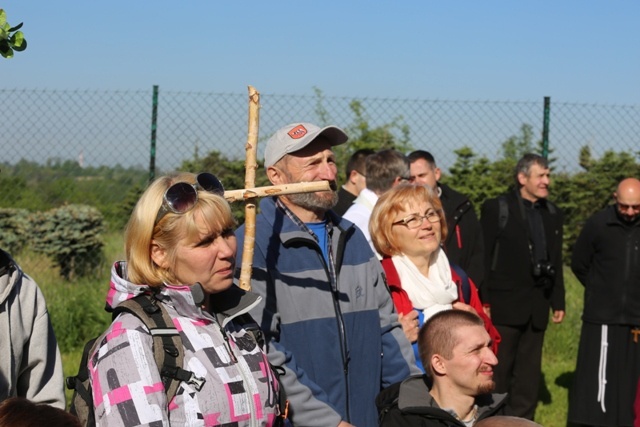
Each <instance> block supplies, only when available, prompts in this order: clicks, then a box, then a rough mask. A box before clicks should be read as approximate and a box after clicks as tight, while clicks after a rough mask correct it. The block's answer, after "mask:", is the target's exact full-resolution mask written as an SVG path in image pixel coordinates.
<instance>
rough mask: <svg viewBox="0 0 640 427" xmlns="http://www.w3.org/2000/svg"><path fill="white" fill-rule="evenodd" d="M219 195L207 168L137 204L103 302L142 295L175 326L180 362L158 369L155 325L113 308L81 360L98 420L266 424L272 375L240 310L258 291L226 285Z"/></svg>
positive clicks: (227, 255) (155, 186) (152, 189)
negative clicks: (122, 257) (170, 389)
mask: <svg viewBox="0 0 640 427" xmlns="http://www.w3.org/2000/svg"><path fill="white" fill-rule="evenodd" d="M223 195H224V188H223V187H222V184H221V183H220V181H219V180H218V179H217V178H216V177H215V176H214V175H211V174H209V173H202V174H199V175H197V176H196V175H194V174H191V173H180V174H177V175H174V176H164V177H161V178H159V179H157V180H156V181H155V182H153V183H152V184H151V185H150V186H149V188H147V190H146V191H145V192H144V194H143V195H142V196H141V198H140V200H139V201H138V203H137V205H136V207H135V209H134V211H133V213H132V215H131V218H130V220H129V223H128V225H127V227H126V231H125V252H126V261H120V262H116V263H115V265H114V266H113V268H112V271H111V283H110V289H109V292H108V294H107V306H108V307H109V308H110V309H112V310H116V311H117V310H118V309H117V307H118V306H119V305H120V304H122V302H123V301H126V300H129V299H132V298H134V297H136V296H138V295H140V294H147V295H149V296H150V298H148V300H149V301H151V305H152V306H154V307H156V306H157V307H159V308H161V310H162V312H166V313H167V314H168V315H169V317H170V322H171V323H172V325H170V326H172V327H175V330H177V332H178V333H179V338H180V341H181V349H180V350H181V352H182V354H183V357H184V361H183V363H182V366H177V367H175V366H174V367H173V369H167V370H166V371H165V369H164V368H166V362H165V366H164V367H159V366H157V364H156V359H155V358H154V350H158V349H157V348H155V349H154V345H153V340H154V339H153V335H154V334H162V333H163V331H161V330H158V329H153V330H152V331H150V330H149V329H148V328H147V327H146V326H145V324H144V323H143V322H142V320H141V319H140V318H138V317H137V316H136V315H134V314H132V313H130V312H122V313H121V314H119V315H118V317H117V318H115V320H114V321H113V323H112V324H111V326H110V327H109V328H108V329H107V331H106V332H105V333H104V334H103V335H102V336H101V337H99V338H98V340H97V341H96V342H97V343H98V344H97V346H96V347H95V350H94V351H93V353H92V355H91V357H90V358H89V362H88V364H89V365H88V366H89V372H90V377H91V386H92V393H93V402H94V411H95V418H96V424H97V425H104V426H110V427H111V426H134V425H149V426H150V425H158V426H160V425H162V426H165V425H167V426H168V425H174V426H217V425H235V426H249V425H251V426H257V425H260V426H272V425H275V421H276V418H277V415H278V412H279V410H278V405H277V399H276V397H277V396H278V395H277V391H278V390H277V389H278V385H277V379H276V377H275V374H274V372H273V371H272V369H271V368H270V365H269V363H268V361H267V358H266V355H265V353H264V352H263V349H262V348H261V345H262V344H264V343H260V342H259V341H260V340H259V339H256V338H255V337H256V336H257V334H255V332H250V331H249V330H248V328H249V325H250V322H249V321H248V320H247V315H246V313H247V312H248V311H249V310H250V309H251V308H252V307H254V306H256V305H257V304H258V302H259V299H260V297H259V296H257V295H255V294H252V293H250V292H245V291H243V290H241V289H240V288H238V287H237V286H235V285H234V283H233V274H234V269H235V262H236V260H235V253H236V238H235V235H234V232H233V229H234V226H235V222H234V219H233V217H232V215H231V209H230V207H229V204H228V203H227V201H226V200H225V199H224V197H223ZM145 311H147V308H145ZM164 348H165V351H167V352H169V353H172V351H170V350H171V349H170V346H169V350H167V347H164ZM160 350H162V349H160ZM176 354H177V353H176ZM161 368H163V369H162V370H163V374H162V375H161V373H160V370H161ZM176 368H177V369H176ZM178 371H179V374H177V375H175V372H178ZM172 375H173V377H172ZM176 377H178V378H176ZM176 379H177V380H178V381H179V385H178V388H177V390H176V392H175V395H174V396H173V397H172V398H171V400H170V401H167V391H166V390H165V387H167V384H170V383H171V381H172V380H176Z"/></svg>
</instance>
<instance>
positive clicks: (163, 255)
mask: <svg viewBox="0 0 640 427" xmlns="http://www.w3.org/2000/svg"><path fill="white" fill-rule="evenodd" d="M149 252H150V253H149V255H150V256H151V259H152V260H153V262H154V263H155V264H156V265H157V266H158V267H160V268H164V269H167V268H169V260H168V257H167V251H166V249H164V248H161V247H160V246H158V244H157V243H156V242H155V241H152V242H151V249H149Z"/></svg>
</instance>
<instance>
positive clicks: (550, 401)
mask: <svg viewBox="0 0 640 427" xmlns="http://www.w3.org/2000/svg"><path fill="white" fill-rule="evenodd" d="M106 242H107V243H106V247H105V259H107V260H109V261H108V262H105V264H104V265H103V267H102V268H101V275H100V277H98V278H93V279H91V280H79V281H77V282H65V281H63V280H62V279H60V278H59V276H58V272H57V271H56V270H55V268H52V267H50V266H49V265H48V262H47V261H46V259H43V258H41V257H36V256H33V255H29V254H25V255H23V256H20V257H17V258H18V259H17V261H18V262H19V263H20V264H21V265H22V267H23V269H24V270H25V271H27V272H31V274H32V276H33V277H34V279H35V280H36V281H37V282H38V284H39V285H40V287H41V288H42V291H43V293H44V294H45V297H46V299H47V305H48V307H49V312H50V313H51V319H52V323H53V327H54V329H55V332H56V337H57V338H58V341H59V344H60V349H61V351H62V362H63V367H64V373H65V376H68V375H75V374H76V372H77V369H78V365H79V363H80V357H81V355H82V346H83V345H84V343H85V342H86V341H87V340H89V339H90V338H93V337H94V336H96V335H98V334H99V333H101V332H102V331H103V330H104V329H105V328H106V327H107V326H108V325H109V323H110V321H111V318H110V315H109V314H108V313H106V312H105V311H104V300H105V295H106V291H107V288H108V283H109V269H110V266H111V262H112V261H114V260H119V259H124V254H123V250H122V242H121V237H120V235H115V234H114V235H110V236H107V239H106ZM565 282H566V289H567V296H566V300H567V315H566V318H565V320H564V322H563V323H562V324H560V325H555V324H550V325H549V328H548V329H547V333H546V338H545V344H544V350H543V360H542V371H543V385H542V387H541V391H540V402H539V405H538V410H537V412H536V421H537V422H538V423H540V424H542V425H543V426H545V427H561V426H566V418H567V406H568V403H567V402H568V400H567V398H568V391H569V387H570V385H571V378H572V375H573V371H574V368H575V360H576V354H577V348H578V340H579V337H580V315H581V313H582V286H581V285H580V284H579V283H578V281H577V280H576V279H575V277H574V276H573V274H572V273H571V272H570V271H569V269H567V268H565ZM70 397H71V393H69V392H68V393H67V401H69V398H70Z"/></svg>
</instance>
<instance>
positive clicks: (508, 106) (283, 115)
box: [0, 88, 640, 173]
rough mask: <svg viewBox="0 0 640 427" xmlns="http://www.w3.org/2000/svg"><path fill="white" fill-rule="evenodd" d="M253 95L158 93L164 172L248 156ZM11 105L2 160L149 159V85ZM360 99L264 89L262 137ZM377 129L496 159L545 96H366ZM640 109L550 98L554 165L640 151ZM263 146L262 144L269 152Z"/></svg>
mask: <svg viewBox="0 0 640 427" xmlns="http://www.w3.org/2000/svg"><path fill="white" fill-rule="evenodd" d="M247 97H248V96H247V94H243V93H236V94H232V93H188V92H171V91H166V92H165V91H162V88H160V91H159V97H158V98H159V100H158V114H157V134H156V138H157V140H156V141H157V142H156V162H155V164H156V166H157V168H158V173H162V172H165V171H170V170H173V169H175V168H177V167H178V166H179V165H180V164H181V162H182V161H183V160H185V159H191V158H194V157H195V156H198V155H199V156H202V155H206V153H208V152H210V151H212V150H217V151H219V152H221V153H223V154H224V155H225V156H227V157H228V158H230V159H239V158H243V157H244V145H245V142H246V138H247V137H246V132H247V114H248V113H247V111H248V108H247ZM0 98H1V99H2V100H3V105H4V106H5V114H4V119H3V120H2V121H0V146H1V148H2V153H3V155H2V159H1V160H2V162H5V163H10V164H11V163H15V162H17V161H19V160H21V159H25V160H29V161H34V162H38V163H42V164H44V163H46V161H47V160H50V159H60V160H77V161H78V162H79V163H80V164H81V165H82V166H100V165H105V166H115V165H120V166H123V167H130V166H140V167H144V168H148V167H149V164H150V153H151V150H150V136H151V111H152V98H153V96H152V91H151V90H149V91H123V92H120V91H110V92H104V91H103V92H101V91H47V90H0ZM353 100H354V98H348V97H325V96H322V94H320V93H316V95H309V96H293V95H277V94H262V95H261V110H260V137H261V141H264V139H266V138H268V136H269V135H271V134H272V133H273V132H274V131H275V130H276V129H277V128H278V127H280V126H282V125H284V124H287V123H292V122H296V121H308V122H313V123H318V124H325V123H327V124H328V123H331V124H336V125H338V126H340V127H343V128H345V129H347V130H349V128H350V126H351V125H352V124H353V123H354V119H355V114H354V111H353V109H352V108H351V107H350V104H351V102H352V101H353ZM358 101H360V103H361V105H362V107H363V111H364V118H365V119H366V120H367V121H368V123H369V125H370V127H372V128H373V127H377V126H384V125H386V124H389V123H391V122H395V123H398V124H401V125H406V127H407V128H408V129H409V142H410V144H411V146H412V147H413V148H416V149H426V150H428V151H431V152H432V154H433V155H434V156H435V158H436V160H437V161H438V164H439V166H440V167H441V168H443V170H445V171H446V170H447V168H448V167H450V166H451V165H452V164H453V163H454V162H455V159H456V157H455V154H454V150H456V149H458V148H461V147H464V146H468V147H471V148H472V149H473V151H474V152H475V153H476V154H478V155H484V156H486V157H487V158H489V159H490V160H493V159H495V158H498V157H500V156H501V154H502V143H503V142H504V141H505V140H507V139H508V138H509V137H511V136H514V135H517V134H519V132H520V128H521V126H522V125H523V124H528V125H530V126H531V127H532V129H533V131H534V135H536V136H540V135H542V125H543V99H542V98H541V99H540V100H539V101H531V102H529V101H527V102H520V101H450V100H421V99H380V98H359V99H358ZM639 139H640V106H619V105H598V104H576V103H556V102H554V100H553V99H551V109H550V126H549V140H550V148H551V149H552V150H553V156H554V157H555V158H556V159H557V160H556V163H555V167H556V170H558V171H567V172H573V171H576V170H577V169H578V168H579V166H578V152H579V150H580V148H581V147H583V146H585V145H588V146H589V147H590V148H591V151H592V153H593V154H594V156H596V157H597V156H599V155H600V154H602V153H603V152H604V151H606V150H614V151H628V152H636V151H637V150H638V147H639V146H640V144H639V142H640V141H639ZM263 152H264V143H261V144H259V146H258V156H259V158H262V154H263Z"/></svg>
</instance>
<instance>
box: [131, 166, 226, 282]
mask: <svg viewBox="0 0 640 427" xmlns="http://www.w3.org/2000/svg"><path fill="white" fill-rule="evenodd" d="M178 182H186V183H189V184H194V183H195V182H196V175H195V174H193V173H187V172H183V173H178V174H175V175H166V176H162V177H160V178H158V179H156V180H155V181H154V182H153V183H152V184H151V185H150V186H149V187H148V188H147V189H146V191H145V192H144V193H143V194H142V196H141V197H140V200H138V203H137V204H136V206H135V208H134V210H133V213H132V214H131V218H130V219H129V222H128V223H127V227H126V229H125V232H124V244H125V254H126V259H127V279H128V280H129V281H131V282H132V283H137V284H145V285H149V286H151V287H158V286H161V285H162V284H163V283H165V282H166V283H175V275H174V274H173V266H174V265H175V254H176V247H177V244H178V242H179V241H180V240H182V239H183V238H187V239H194V240H195V239H196V238H197V235H198V232H199V230H198V228H197V226H196V221H195V218H196V215H201V216H202V217H203V218H205V220H206V221H207V223H208V225H209V227H210V228H211V230H212V231H214V232H221V231H222V230H225V229H228V228H233V227H235V221H234V219H233V216H232V214H231V208H230V206H229V203H228V202H227V201H226V200H225V199H224V198H223V197H222V196H219V195H216V194H213V193H210V192H208V191H204V190H201V189H198V200H197V201H196V204H195V206H194V207H193V208H192V209H190V210H189V211H187V212H185V213H183V214H176V213H173V212H171V211H169V212H167V214H166V215H165V216H164V217H162V219H161V220H160V221H159V222H158V223H157V224H155V221H156V215H157V214H158V211H159V210H160V208H161V206H162V203H163V197H164V193H165V191H167V189H168V188H169V187H171V186H172V185H173V184H175V183H178ZM153 244H156V245H158V246H159V247H160V248H163V249H164V250H165V251H166V253H167V257H168V260H169V265H170V266H171V267H169V268H166V269H164V268H161V267H160V266H158V265H157V264H155V263H154V262H153V260H152V258H151V247H152V245H153Z"/></svg>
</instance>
